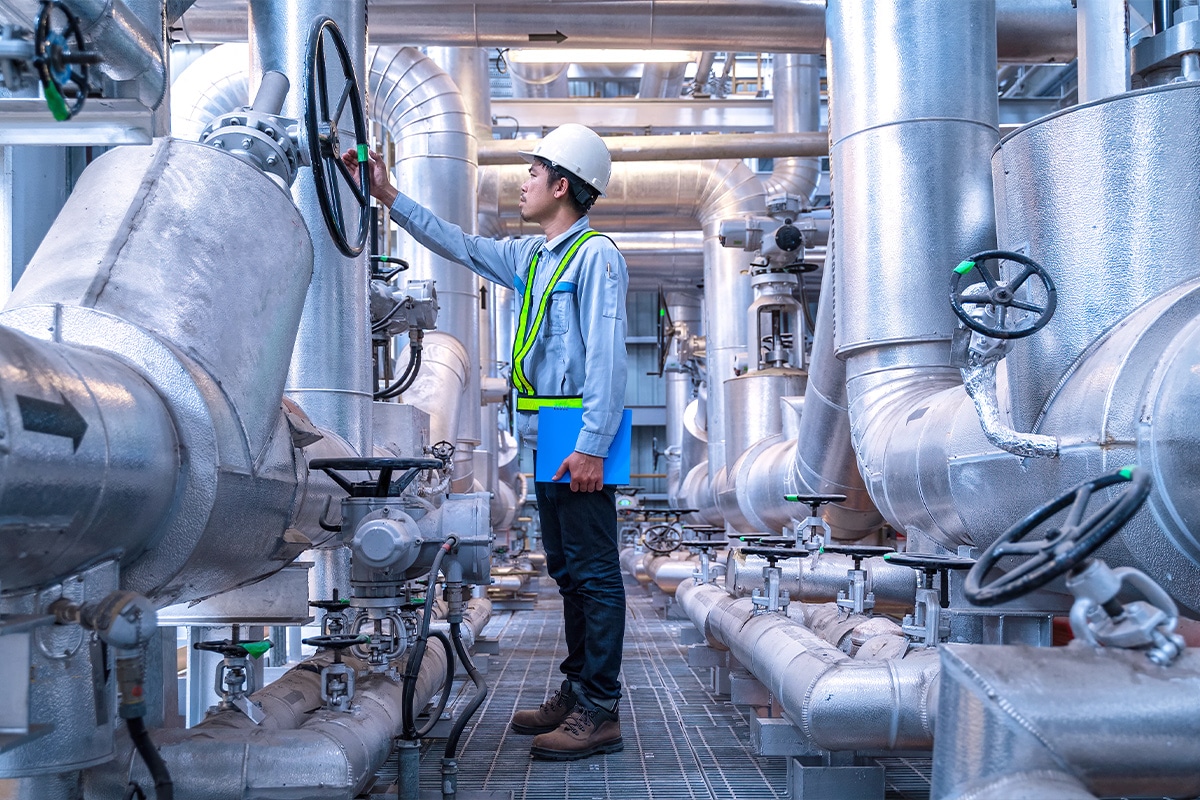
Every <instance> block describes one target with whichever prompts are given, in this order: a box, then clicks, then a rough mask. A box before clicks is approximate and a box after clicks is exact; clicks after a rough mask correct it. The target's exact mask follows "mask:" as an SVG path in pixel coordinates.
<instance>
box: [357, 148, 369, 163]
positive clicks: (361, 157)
mask: <svg viewBox="0 0 1200 800" xmlns="http://www.w3.org/2000/svg"><path fill="white" fill-rule="evenodd" d="M366 160H367V146H366V145H365V144H360V145H359V146H358V163H360V164H361V163H363V162H364V161H366Z"/></svg>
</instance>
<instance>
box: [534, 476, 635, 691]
mask: <svg viewBox="0 0 1200 800" xmlns="http://www.w3.org/2000/svg"><path fill="white" fill-rule="evenodd" d="M534 487H535V492H536V494H537V501H538V513H539V515H540V517H541V523H542V545H543V546H544V547H545V549H546V568H547V569H548V570H549V572H550V577H552V578H554V580H555V582H556V583H558V591H559V593H560V594H561V595H562V598H563V618H564V619H563V621H564V623H565V628H566V640H567V657H566V659H564V660H563V662H562V664H560V665H559V669H560V670H562V672H563V674H564V675H566V676H567V678H568V679H569V680H571V681H572V682H573V683H575V684H577V685H578V686H580V687H581V688H582V690H583V693H584V695H585V696H586V698H587V700H590V701H592V703H593V704H595V705H601V706H604V707H606V708H607V707H609V706H610V705H612V704H613V703H615V702H616V701H617V700H618V699H620V697H621V681H620V672H621V647H622V644H623V643H624V640H625V584H624V582H623V580H622V578H621V563H620V561H619V560H618V557H617V536H618V534H617V508H616V492H615V491H614V489H613V487H611V486H605V487H604V489H603V490H602V491H599V492H573V491H571V485H570V484H569V483H535V484H534Z"/></svg>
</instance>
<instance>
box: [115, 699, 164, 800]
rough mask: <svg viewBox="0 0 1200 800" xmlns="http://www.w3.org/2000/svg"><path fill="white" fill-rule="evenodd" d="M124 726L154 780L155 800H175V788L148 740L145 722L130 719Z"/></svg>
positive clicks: (138, 719) (156, 751) (160, 758)
mask: <svg viewBox="0 0 1200 800" xmlns="http://www.w3.org/2000/svg"><path fill="white" fill-rule="evenodd" d="M125 725H126V727H128V728H129V738H130V739H132V740H133V746H134V747H135V748H137V751H138V755H140V756H141V757H142V761H145V762H146V768H147V769H148V770H150V777H151V778H153V779H154V796H155V797H156V798H157V800H175V786H174V784H172V783H171V773H170V772H169V771H167V765H166V762H164V761H163V760H162V756H160V755H159V754H158V749H157V748H155V746H154V742H152V741H151V740H150V734H149V733H148V732H147V731H146V723H145V721H144V720H143V719H142V718H141V717H132V718H130V719H127V720H125Z"/></svg>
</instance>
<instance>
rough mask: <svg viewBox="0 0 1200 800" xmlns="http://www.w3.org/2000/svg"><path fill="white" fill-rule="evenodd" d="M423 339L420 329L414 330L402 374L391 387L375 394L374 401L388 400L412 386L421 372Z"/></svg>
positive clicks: (423, 335)
mask: <svg viewBox="0 0 1200 800" xmlns="http://www.w3.org/2000/svg"><path fill="white" fill-rule="evenodd" d="M424 339H425V334H424V332H423V331H422V330H421V329H420V328H418V329H416V330H415V331H414V333H413V336H412V338H411V340H410V341H409V346H408V365H407V366H405V367H404V373H403V374H402V375H401V376H400V377H399V378H398V379H397V380H396V382H395V383H393V384H392V385H391V386H388V387H387V388H385V389H383V390H381V391H378V392H375V394H374V399H376V400H390V399H392V398H393V397H396V396H397V395H401V394H403V393H404V392H407V391H408V389H409V387H411V386H412V385H413V381H415V380H416V379H417V374H418V373H419V372H420V371H421V351H422V350H423V349H424V347H423V345H422V344H421V343H422V342H423V341H424Z"/></svg>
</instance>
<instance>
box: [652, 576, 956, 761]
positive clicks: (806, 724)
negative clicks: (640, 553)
mask: <svg viewBox="0 0 1200 800" xmlns="http://www.w3.org/2000/svg"><path fill="white" fill-rule="evenodd" d="M675 599H676V601H677V602H678V603H679V606H680V608H682V609H683V610H684V612H685V613H687V615H688V618H689V619H691V621H692V623H693V624H694V625H695V626H696V628H697V629H698V630H700V631H702V632H703V633H704V635H705V637H706V638H707V639H708V641H709V643H710V644H711V645H712V646H714V647H717V648H718V649H722V650H729V651H730V653H731V654H732V655H733V657H734V658H736V659H737V660H738V662H739V663H740V664H741V665H742V666H743V667H745V668H746V669H748V670H749V671H750V673H751V674H752V675H754V677H755V678H757V679H758V680H759V682H761V683H762V684H763V685H764V686H766V687H767V688H768V689H769V690H770V692H771V695H772V696H773V697H774V698H775V699H776V700H778V701H779V705H780V708H782V709H783V711H784V713H786V714H787V716H788V717H789V718H790V719H791V720H792V722H793V724H795V725H796V727H797V728H799V729H800V730H801V731H802V732H803V733H804V735H805V737H806V738H807V739H808V740H809V741H810V742H811V743H812V744H813V745H815V746H816V747H819V748H821V749H823V750H832V751H838V750H873V749H880V750H896V749H911V750H928V749H929V748H930V747H931V746H932V745H933V720H934V717H935V716H936V709H937V692H938V671H939V665H938V653H937V650H936V649H934V648H930V649H926V650H914V651H912V652H910V653H909V654H908V655H907V656H905V657H902V658H889V659H881V660H876V661H871V660H856V659H852V658H851V657H850V656H848V655H846V654H845V653H844V652H842V651H841V650H839V649H838V648H837V647H836V646H834V645H833V644H831V643H830V642H828V641H826V640H825V639H823V638H821V637H820V636H818V635H817V634H815V633H813V632H812V631H811V630H809V629H808V628H806V627H804V626H803V625H801V624H800V623H798V622H797V621H796V620H794V619H792V618H790V617H788V616H785V615H783V614H755V613H754V610H753V609H754V606H753V604H752V603H751V602H750V598H741V599H734V598H732V597H730V596H729V595H728V594H726V593H725V591H724V590H723V589H720V588H718V587H716V586H713V585H711V584H704V585H699V586H697V585H696V584H695V583H694V582H693V581H692V580H690V579H689V580H685V581H683V582H682V583H680V584H679V588H678V589H676V591H675Z"/></svg>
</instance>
